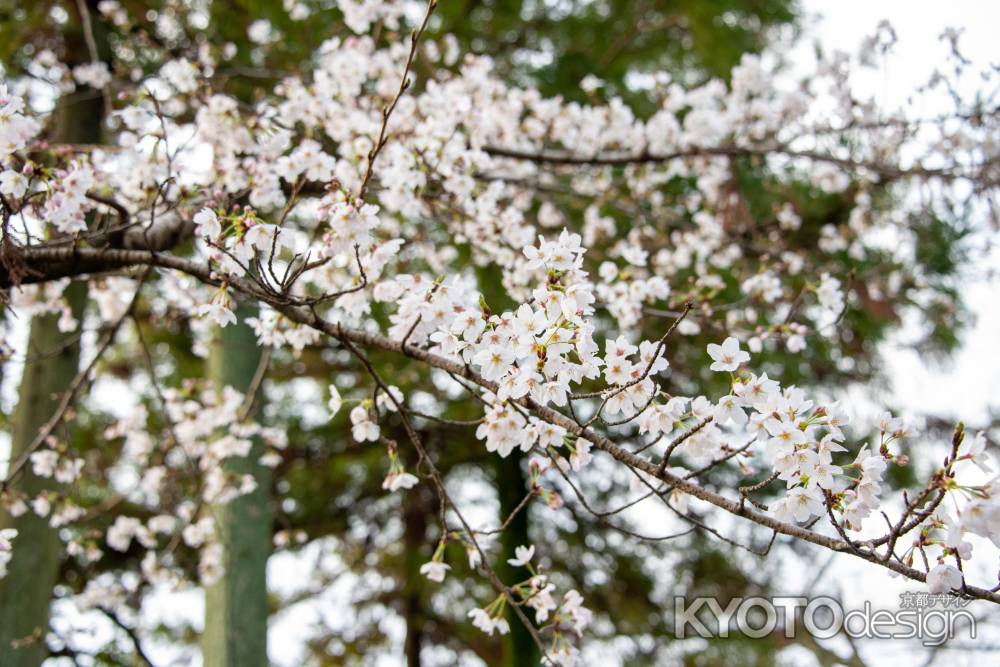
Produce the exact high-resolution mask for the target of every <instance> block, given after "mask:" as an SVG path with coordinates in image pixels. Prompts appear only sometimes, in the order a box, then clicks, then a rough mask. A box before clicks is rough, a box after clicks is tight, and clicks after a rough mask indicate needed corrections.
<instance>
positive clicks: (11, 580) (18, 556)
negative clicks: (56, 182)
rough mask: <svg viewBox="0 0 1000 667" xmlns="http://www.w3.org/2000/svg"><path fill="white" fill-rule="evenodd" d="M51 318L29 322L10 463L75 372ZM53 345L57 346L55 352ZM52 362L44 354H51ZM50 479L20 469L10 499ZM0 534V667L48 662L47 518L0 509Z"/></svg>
mask: <svg viewBox="0 0 1000 667" xmlns="http://www.w3.org/2000/svg"><path fill="white" fill-rule="evenodd" d="M86 289H87V288H86V285H85V284H84V283H72V284H70V285H69V287H67V288H66V297H67V299H68V300H69V302H70V306H71V308H72V309H73V311H74V315H76V316H77V320H78V321H79V319H80V316H81V311H82V310H83V304H84V302H85V300H86V293H87V292H86ZM58 320H59V316H58V315H56V314H49V315H41V316H38V317H34V318H32V320H31V329H30V334H29V339H28V349H27V354H28V357H29V360H30V358H31V357H36V358H37V359H38V360H37V361H35V362H33V363H28V364H27V365H26V366H25V367H24V377H23V378H22V380H21V390H20V395H19V396H18V401H17V408H16V410H15V411H14V418H13V421H12V424H11V451H10V458H9V460H10V461H16V460H18V459H19V458H20V457H21V456H22V454H24V452H25V451H26V450H27V448H28V447H29V446H30V445H31V442H32V441H33V440H34V439H35V436H36V434H37V433H38V429H39V428H41V427H42V425H43V424H44V423H45V422H46V421H48V420H49V419H50V418H51V417H52V415H53V414H54V413H55V411H56V406H57V404H58V402H59V399H60V398H61V397H62V395H63V393H64V392H65V391H66V388H67V385H68V384H69V382H70V380H72V378H73V377H74V376H75V375H76V373H77V372H78V366H79V362H80V345H79V342H74V343H73V344H72V345H65V343H66V342H67V339H68V338H69V337H71V336H73V335H74V334H73V333H72V332H71V333H65V334H64V333H61V332H60V331H59V329H58V328H57V326H56V322H57V321H58ZM60 346H63V347H62V348H61V349H59V347H60ZM57 349H58V352H55V353H54V354H52V356H47V355H48V354H50V353H52V352H53V351H54V350H57ZM57 486H58V485H57V484H56V483H55V481H54V480H52V479H48V478H43V477H37V476H36V475H35V474H34V473H32V471H31V465H30V464H29V465H27V466H26V467H25V468H24V469H23V471H22V472H21V473H20V475H19V476H18V477H17V479H16V481H15V482H14V484H13V485H12V487H11V489H12V491H13V492H14V493H15V494H19V495H20V494H25V495H27V496H28V498H34V497H36V496H37V495H38V494H39V493H40V492H42V491H43V490H50V491H54V490H56V489H57ZM0 528H15V529H16V530H17V532H18V534H17V537H16V538H15V539H14V549H13V552H12V554H11V555H12V558H11V561H10V563H8V565H7V576H6V577H4V578H3V579H0V665H3V666H4V667H37V665H40V664H42V661H43V660H44V659H45V658H46V657H47V656H48V649H47V647H46V645H45V633H46V632H47V631H48V628H49V603H50V602H51V598H52V587H53V586H54V585H55V582H56V577H57V576H58V574H59V554H60V551H61V546H60V543H59V536H58V533H57V531H56V530H55V529H54V528H52V527H51V526H49V519H48V517H39V516H38V515H36V514H35V513H34V512H33V511H31V510H30V509H29V510H28V511H27V512H25V513H24V514H22V515H21V516H18V517H13V516H11V515H10V514H8V513H7V512H5V511H3V510H2V509H0Z"/></svg>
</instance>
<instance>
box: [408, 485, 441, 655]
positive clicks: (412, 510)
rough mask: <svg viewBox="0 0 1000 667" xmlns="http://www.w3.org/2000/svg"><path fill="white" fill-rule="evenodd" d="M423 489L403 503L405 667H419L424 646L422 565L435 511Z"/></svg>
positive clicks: (409, 496) (420, 487) (412, 491)
mask: <svg viewBox="0 0 1000 667" xmlns="http://www.w3.org/2000/svg"><path fill="white" fill-rule="evenodd" d="M428 500H429V499H428V497H427V494H426V493H425V491H424V488H423V485H417V486H416V487H414V488H412V489H410V490H408V491H406V492H405V496H404V499H403V521H404V526H405V527H404V529H403V548H404V549H405V551H404V554H403V558H404V563H405V570H406V571H405V577H406V581H405V584H404V586H403V617H404V618H405V619H406V645H405V654H406V667H420V650H421V649H422V648H423V644H424V612H423V608H422V594H423V590H424V576H423V575H422V574H420V565H421V564H422V563H423V561H425V560H427V558H426V554H425V553H424V549H425V547H426V546H427V519H428V517H430V516H433V513H434V507H433V505H432V504H430V503H429V502H428Z"/></svg>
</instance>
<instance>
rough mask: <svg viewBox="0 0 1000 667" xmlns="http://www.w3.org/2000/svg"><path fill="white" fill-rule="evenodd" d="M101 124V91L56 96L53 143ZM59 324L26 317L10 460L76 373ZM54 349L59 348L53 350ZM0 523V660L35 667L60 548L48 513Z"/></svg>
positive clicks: (51, 317) (98, 130)
mask: <svg viewBox="0 0 1000 667" xmlns="http://www.w3.org/2000/svg"><path fill="white" fill-rule="evenodd" d="M92 4H95V5H96V3H92ZM80 25H81V23H80V21H79V20H77V22H76V23H75V24H73V27H72V28H71V29H70V30H69V31H68V32H67V33H66V41H67V44H68V45H69V46H70V47H71V49H72V50H73V52H74V53H77V54H80V57H81V58H82V61H87V60H89V59H90V56H89V54H88V51H87V49H86V47H85V46H84V45H83V34H82V32H81V30H80ZM93 29H94V38H95V41H96V42H97V46H98V49H99V51H100V53H99V55H100V56H101V57H102V58H103V57H107V53H106V46H107V39H106V35H105V33H104V31H103V26H102V25H101V24H100V23H99V22H95V24H94V26H93ZM67 64H69V65H73V64H74V63H73V62H68V63H67ZM103 123H104V97H103V95H100V94H97V95H95V94H94V91H92V90H90V89H83V90H78V91H75V92H72V93H67V94H65V95H63V96H62V97H60V98H59V103H58V105H57V106H56V109H55V110H54V111H53V113H52V125H51V129H50V136H51V137H52V141H53V142H54V143H67V144H74V143H79V144H96V143H100V142H101V138H102V134H103V131H102V130H103ZM15 289H16V288H15ZM64 294H65V297H66V300H67V301H68V303H69V306H70V309H71V310H72V311H73V315H74V316H75V317H76V320H77V322H78V325H77V326H78V327H79V326H81V325H82V319H83V308H84V305H85V304H86V301H87V284H86V283H85V282H73V283H71V284H70V285H69V286H68V287H67V288H66V291H65V293H64ZM58 321H59V315H58V314H48V315H40V316H37V317H34V318H32V320H31V325H30V329H29V334H28V346H27V356H28V357H29V362H30V363H27V364H26V365H25V367H24V375H23V377H22V379H21V387H20V390H19V394H18V400H17V408H16V409H15V411H14V417H13V420H12V423H11V442H10V456H9V458H8V460H9V461H16V460H18V459H19V458H20V457H21V455H22V454H23V453H24V452H25V450H27V448H28V447H29V446H30V445H31V442H32V441H33V440H34V439H35V436H36V435H37V433H38V429H40V428H41V427H42V425H43V424H44V423H45V422H46V421H48V420H49V419H50V418H51V417H52V415H53V414H54V413H55V410H56V406H57V404H58V402H59V400H60V399H61V398H62V395H63V394H64V393H65V392H66V390H67V388H68V385H69V383H70V381H71V380H72V379H73V378H74V377H75V376H76V374H77V372H79V363H80V345H79V341H78V340H77V341H75V342H73V343H72V344H70V345H66V343H67V342H68V340H69V339H70V338H71V337H73V336H75V335H77V334H78V333H79V332H69V333H62V332H60V331H59V328H58V326H57V322H58ZM60 346H62V347H61V348H60ZM55 350H58V351H56V352H54V353H53V351H55ZM50 355H51V356H50ZM32 358H33V359H34V361H32ZM57 486H58V485H57V484H56V482H55V480H52V479H46V478H40V477H37V476H35V475H34V474H33V473H32V471H31V465H30V464H29V465H28V466H26V467H25V468H24V470H23V471H22V472H21V473H20V474H19V476H18V478H17V480H16V481H15V482H14V484H13V485H12V486H11V490H12V491H13V492H14V493H16V494H25V495H27V496H28V497H29V498H33V497H35V496H37V495H38V493H39V492H41V491H42V490H46V489H49V490H56V489H57ZM0 528H14V529H16V530H17V531H18V535H17V538H15V540H14V548H13V552H12V557H11V561H10V563H8V566H7V576H6V577H4V578H3V579H0V665H3V666H4V667H22V666H23V667H37V665H40V664H41V663H42V661H43V660H45V658H46V657H48V648H47V646H46V644H45V634H46V633H47V632H48V628H49V605H50V602H51V600H52V587H53V586H55V583H56V579H57V577H58V574H59V558H60V552H61V550H62V547H61V545H60V543H59V536H58V533H57V531H56V530H55V529H54V528H52V527H51V526H49V520H48V518H47V517H45V518H43V517H39V516H38V515H36V514H35V513H34V512H32V511H31V510H30V509H29V510H28V511H27V512H25V513H24V514H22V515H21V516H18V517H13V516H11V515H10V514H9V513H8V512H6V510H5V508H4V506H3V505H0Z"/></svg>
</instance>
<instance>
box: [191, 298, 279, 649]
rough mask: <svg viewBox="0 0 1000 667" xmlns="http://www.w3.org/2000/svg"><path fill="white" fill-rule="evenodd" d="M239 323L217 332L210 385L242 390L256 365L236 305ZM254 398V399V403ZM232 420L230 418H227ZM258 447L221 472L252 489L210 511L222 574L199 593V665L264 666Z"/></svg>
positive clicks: (267, 550) (265, 494)
mask: <svg viewBox="0 0 1000 667" xmlns="http://www.w3.org/2000/svg"><path fill="white" fill-rule="evenodd" d="M236 314H237V317H238V318H239V322H238V323H237V324H235V325H230V326H228V327H224V328H222V329H217V330H216V333H215V339H214V341H213V344H212V349H211V354H210V357H209V377H210V378H211V380H212V382H214V383H215V385H216V387H218V388H220V389H221V388H222V387H224V386H226V385H230V386H232V387H234V388H236V389H238V390H239V391H241V392H247V391H249V389H250V385H251V383H252V382H253V378H254V375H255V374H256V371H257V366H258V365H259V363H260V358H261V350H260V348H259V347H258V346H257V338H256V336H255V335H254V333H253V330H252V329H251V328H250V327H249V326H248V325H247V324H245V323H244V318H245V317H247V316H251V315H252V314H253V313H251V312H249V311H248V310H247V309H246V308H243V307H240V308H238V309H237V311H236ZM259 400H260V399H259V397H258V401H259ZM233 418H234V420H235V419H236V415H234V416H233ZM263 453H264V452H263V445H262V443H261V442H260V439H259V438H254V444H253V447H252V448H251V450H250V455H249V456H247V457H246V458H237V457H234V458H231V459H228V460H227V462H226V464H225V469H226V471H227V472H230V473H233V474H234V475H238V476H242V475H245V474H251V475H253V477H254V479H255V480H256V481H257V488H256V489H254V491H253V492H252V493H249V494H246V495H243V496H240V497H239V498H236V499H235V500H233V501H232V502H230V503H226V504H224V505H218V506H216V507H213V508H212V510H213V516H214V517H215V519H216V521H217V523H218V529H219V534H220V537H221V540H222V544H223V546H224V548H225V558H224V563H225V574H224V575H223V576H222V578H221V579H220V580H219V581H218V582H216V583H215V584H213V585H212V586H209V587H207V589H206V591H205V632H204V634H203V636H202V654H203V661H204V665H205V667H257V666H260V667H266V665H267V664H268V661H267V619H268V599H267V559H268V556H270V554H271V539H272V525H271V524H272V519H271V510H270V507H269V494H270V486H271V475H270V471H269V470H268V469H267V468H266V467H265V466H262V465H261V464H260V463H259V459H260V456H261V454H263Z"/></svg>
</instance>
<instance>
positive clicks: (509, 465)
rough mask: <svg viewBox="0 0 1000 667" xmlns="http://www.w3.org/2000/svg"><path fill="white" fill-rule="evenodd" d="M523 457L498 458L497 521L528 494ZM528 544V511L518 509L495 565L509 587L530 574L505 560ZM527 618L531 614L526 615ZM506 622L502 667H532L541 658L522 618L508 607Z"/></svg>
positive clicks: (515, 453) (502, 537) (502, 538)
mask: <svg viewBox="0 0 1000 667" xmlns="http://www.w3.org/2000/svg"><path fill="white" fill-rule="evenodd" d="M523 459H524V455H523V454H522V453H521V451H520V450H518V449H515V450H514V451H513V452H511V453H510V456H508V457H506V458H497V482H498V483H497V489H498V492H499V494H500V520H501V521H505V520H506V519H507V517H508V516H510V513H511V512H513V511H514V508H516V507H517V506H518V504H519V503H520V502H521V500H522V499H523V498H524V494H525V493H527V492H528V483H527V479H526V478H525V476H524V469H523V467H522V462H523ZM528 544H531V537H530V535H529V534H528V510H527V509H523V510H521V511H520V512H519V513H518V515H517V516H516V517H514V520H513V521H511V523H510V525H509V526H508V527H507V530H505V531H503V532H502V533H500V562H499V563H497V568H496V569H497V574H498V575H499V576H500V579H501V580H502V581H503V582H504V583H505V584H506V585H508V586H512V585H513V584H516V583H518V582H521V581H524V580H525V579H527V578H528V576H529V573H528V571H527V569H525V568H523V567H518V568H515V567H511V566H510V565H508V564H507V559H508V558H514V557H515V554H514V549H515V548H516V547H518V546H521V545H528ZM528 616H529V618H530V617H531V615H530V614H529V615H528ZM507 622H508V623H509V624H510V634H509V635H507V641H506V646H504V657H503V663H502V664H503V665H505V667H521V666H522V665H523V666H525V667H535V666H536V665H537V664H538V662H539V660H540V655H539V652H538V646H537V645H536V644H535V640H534V638H533V637H532V636H531V633H530V632H528V629H527V628H525V627H524V625H522V624H521V619H520V618H518V616H517V614H516V613H515V612H514V610H513V609H511V608H510V606H508V608H507Z"/></svg>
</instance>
